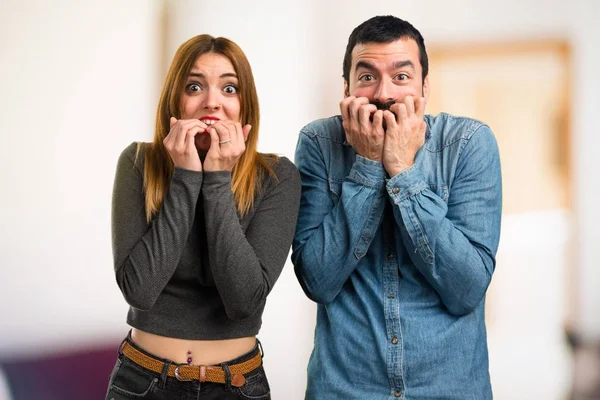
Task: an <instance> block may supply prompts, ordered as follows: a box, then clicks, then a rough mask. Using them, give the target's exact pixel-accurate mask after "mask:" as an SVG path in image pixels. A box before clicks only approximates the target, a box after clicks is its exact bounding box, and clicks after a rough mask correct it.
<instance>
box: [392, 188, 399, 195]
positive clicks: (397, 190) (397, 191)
mask: <svg viewBox="0 0 600 400" xmlns="http://www.w3.org/2000/svg"><path fill="white" fill-rule="evenodd" d="M392 193H394V194H398V193H400V189H398V188H393V189H392Z"/></svg>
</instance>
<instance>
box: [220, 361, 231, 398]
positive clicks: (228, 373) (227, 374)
mask: <svg viewBox="0 0 600 400" xmlns="http://www.w3.org/2000/svg"><path fill="white" fill-rule="evenodd" d="M221 368H223V372H225V391H226V392H231V371H229V365H227V363H222V364H221Z"/></svg>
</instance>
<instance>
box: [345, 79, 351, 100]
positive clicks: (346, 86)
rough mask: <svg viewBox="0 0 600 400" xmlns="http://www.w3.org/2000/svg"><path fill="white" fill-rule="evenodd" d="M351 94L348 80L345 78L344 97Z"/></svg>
mask: <svg viewBox="0 0 600 400" xmlns="http://www.w3.org/2000/svg"><path fill="white" fill-rule="evenodd" d="M349 96H350V89H349V88H348V81H347V80H345V79H344V98H346V97H349Z"/></svg>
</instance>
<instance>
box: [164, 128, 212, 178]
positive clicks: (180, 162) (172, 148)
mask: <svg viewBox="0 0 600 400" xmlns="http://www.w3.org/2000/svg"><path fill="white" fill-rule="evenodd" d="M169 122H170V125H171V129H170V130H169V134H168V135H167V136H166V137H165V138H164V139H163V144H164V145H165V148H166V149H167V152H168V153H169V155H170V156H171V159H172V160H173V163H174V164H175V166H176V167H180V168H185V169H189V170H192V171H202V163H201V162H200V156H199V155H198V150H197V149H196V144H195V138H196V135H197V134H199V133H202V132H204V131H205V129H206V128H207V125H206V124H205V123H204V122H201V121H200V120H198V119H180V120H178V119H176V118H174V117H171V119H170V121H169Z"/></svg>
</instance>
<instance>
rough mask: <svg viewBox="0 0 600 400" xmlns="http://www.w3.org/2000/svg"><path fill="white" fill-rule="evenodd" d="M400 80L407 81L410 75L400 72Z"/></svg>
mask: <svg viewBox="0 0 600 400" xmlns="http://www.w3.org/2000/svg"><path fill="white" fill-rule="evenodd" d="M397 78H398V80H401V81H405V80H407V79H408V75H406V74H398V77H397Z"/></svg>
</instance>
